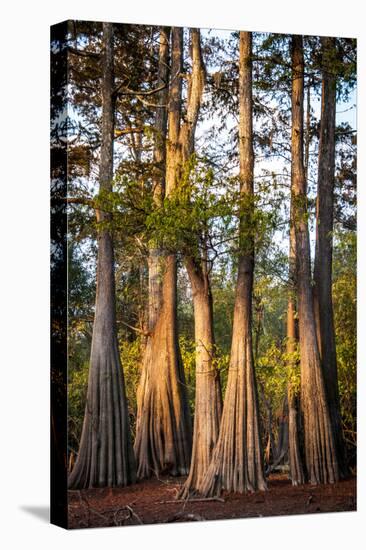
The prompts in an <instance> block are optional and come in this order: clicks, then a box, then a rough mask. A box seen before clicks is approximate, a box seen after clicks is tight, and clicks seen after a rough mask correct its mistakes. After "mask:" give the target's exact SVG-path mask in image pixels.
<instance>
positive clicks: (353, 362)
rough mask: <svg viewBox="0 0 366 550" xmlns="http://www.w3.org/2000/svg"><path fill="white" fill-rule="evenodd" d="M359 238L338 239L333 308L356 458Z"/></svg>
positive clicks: (340, 374) (344, 409)
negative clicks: (357, 264)
mask: <svg viewBox="0 0 366 550" xmlns="http://www.w3.org/2000/svg"><path fill="white" fill-rule="evenodd" d="M356 254H357V246H356V234H355V233H354V232H351V231H349V232H346V233H343V234H342V233H339V234H337V235H336V236H335V247H334V261H333V289H332V290H333V305H334V328H335V334H336V347H337V364H338V384H339V393H340V401H341V413H342V418H343V422H344V432H345V437H346V441H348V443H349V444H350V447H351V448H350V453H351V454H354V451H355V449H354V445H355V443H356V390H357V388H356V383H357V372H356V368H357V325H356V322H357V280H356V274H357V271H356Z"/></svg>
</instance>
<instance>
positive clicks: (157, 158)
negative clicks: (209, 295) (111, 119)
mask: <svg viewBox="0 0 366 550" xmlns="http://www.w3.org/2000/svg"><path fill="white" fill-rule="evenodd" d="M169 40H170V28H169V27H161V29H160V44H159V67H158V79H157V86H156V87H157V88H159V87H160V86H163V85H164V84H166V88H163V89H162V90H161V91H160V92H159V93H158V94H157V104H158V105H159V106H158V107H157V108H156V118H155V134H154V174H153V182H152V185H153V189H152V194H153V201H154V205H155V206H156V207H157V208H159V207H161V205H162V201H163V198H164V192H165V168H166V164H165V159H166V133H167V120H168V109H167V102H168V96H169V85H168V80H169ZM156 245H157V243H155V242H153V243H151V244H150V246H149V258H148V269H149V298H148V300H149V308H148V309H149V311H148V329H149V331H152V330H153V329H154V326H155V323H156V320H157V318H158V315H159V311H160V309H161V301H162V270H161V267H162V263H163V262H162V258H161V257H162V250H161V249H160V248H159V247H158V246H156Z"/></svg>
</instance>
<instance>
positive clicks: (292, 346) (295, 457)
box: [286, 216, 305, 485]
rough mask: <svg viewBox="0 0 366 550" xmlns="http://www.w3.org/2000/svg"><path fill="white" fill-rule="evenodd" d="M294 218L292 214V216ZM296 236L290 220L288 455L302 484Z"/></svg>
mask: <svg viewBox="0 0 366 550" xmlns="http://www.w3.org/2000/svg"><path fill="white" fill-rule="evenodd" d="M291 218H292V216H291ZM295 240H296V237H295V227H294V224H293V220H292V219H291V220H290V245H289V296H288V303H287V342H286V353H287V357H288V369H289V374H290V381H289V383H288V387H287V401H288V431H289V441H288V457H289V464H290V478H291V481H292V485H302V484H303V483H304V482H305V476H304V469H303V465H302V459H301V453H300V438H299V418H298V396H297V395H296V393H295V390H294V386H293V383H292V382H291V370H293V369H295V367H296V363H295V358H294V354H295V352H296V342H297V340H298V338H297V331H296V320H295V314H296V305H295V284H296V283H295V271H296V252H295V247H296V242H295Z"/></svg>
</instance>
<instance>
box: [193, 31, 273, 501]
mask: <svg viewBox="0 0 366 550" xmlns="http://www.w3.org/2000/svg"><path fill="white" fill-rule="evenodd" d="M252 111H253V99H252V35H251V33H249V32H241V33H240V38H239V158H240V173H239V179H240V203H241V204H240V208H239V211H240V220H239V232H240V237H239V247H240V249H239V260H238V275H237V283H236V291H235V307H234V320H233V335H232V344H231V356H230V366H229V373H228V381H227V387H226V393H225V400H224V406H223V412H222V418H221V424H220V432H219V438H218V442H217V444H216V447H215V449H214V451H213V457H212V460H211V463H210V466H209V468H208V471H207V473H206V475H205V477H204V479H203V481H202V483H201V484H200V487H199V490H200V493H202V494H203V495H205V496H212V495H216V494H219V493H220V492H221V491H222V490H226V491H235V492H239V493H243V492H246V491H256V490H264V489H266V482H265V479H264V473H263V456H262V449H261V442H260V434H259V414H258V398H257V389H256V380H255V372H254V360H253V346H252V291H253V272H254V236H253V227H252V222H253V219H252V213H253V206H254V202H253V171H254V154H253V122H252V117H253V113H252Z"/></svg>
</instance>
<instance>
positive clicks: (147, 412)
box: [135, 28, 192, 478]
mask: <svg viewBox="0 0 366 550" xmlns="http://www.w3.org/2000/svg"><path fill="white" fill-rule="evenodd" d="M182 45H183V34H182V29H179V28H174V29H173V30H172V63H171V80H170V93H169V107H168V121H169V134H168V144H167V153H166V155H167V156H166V181H165V196H167V197H169V196H170V194H171V193H172V192H173V191H174V189H175V186H176V181H177V177H178V174H177V170H178V167H179V155H180V145H179V125H180V109H181V94H182V83H181V77H180V74H181V70H182ZM159 261H161V271H160V268H159V271H160V273H161V274H162V284H161V296H162V301H161V306H160V307H159V308H158V311H157V316H156V319H155V323H154V327H153V330H152V332H151V336H150V341H149V342H148V345H147V347H146V352H145V357H144V362H143V368H142V375H141V380H140V384H139V388H138V392H137V406H138V410H137V422H136V440H135V453H136V458H137V463H138V470H137V475H138V477H139V478H145V477H150V476H151V475H159V474H160V473H166V474H170V475H184V474H187V473H188V468H189V462H190V455H191V444H192V443H191V440H192V436H191V419H190V415H189V409H188V400H187V394H186V387H185V378H184V370H183V365H182V360H181V357H180V352H179V346H178V333H177V296H176V295H177V265H176V256H175V254H169V255H166V256H160V255H159Z"/></svg>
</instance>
